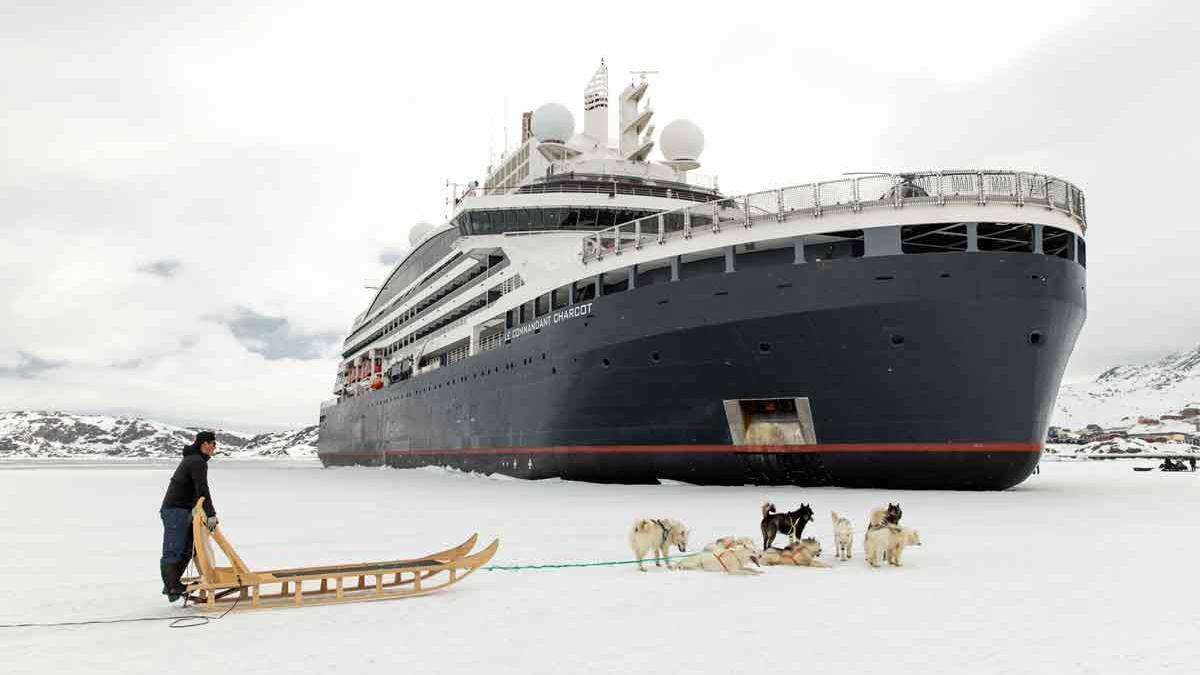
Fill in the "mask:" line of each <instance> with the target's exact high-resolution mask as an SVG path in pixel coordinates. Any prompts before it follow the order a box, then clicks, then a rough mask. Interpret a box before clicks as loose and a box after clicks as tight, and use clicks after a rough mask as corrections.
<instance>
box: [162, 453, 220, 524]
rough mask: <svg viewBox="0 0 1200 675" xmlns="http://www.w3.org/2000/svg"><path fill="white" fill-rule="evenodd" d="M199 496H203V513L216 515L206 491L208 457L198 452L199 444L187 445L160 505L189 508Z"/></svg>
mask: <svg viewBox="0 0 1200 675" xmlns="http://www.w3.org/2000/svg"><path fill="white" fill-rule="evenodd" d="M201 497H204V513H206V514H207V515H208V516H209V517H210V518H211V517H212V516H215V515H217V509H216V507H215V506H213V501H212V495H210V494H209V493H208V457H206V456H205V455H204V453H202V452H200V447H199V446H196V445H189V446H187V447H185V448H184V449H183V461H182V462H180V463H179V466H178V468H176V469H175V473H174V474H173V475H172V476H171V483H170V484H169V485H167V495H166V496H165V497H163V503H162V505H163V507H164V508H167V507H171V508H177V509H191V508H192V507H193V506H195V505H196V500H197V499H199V498H201Z"/></svg>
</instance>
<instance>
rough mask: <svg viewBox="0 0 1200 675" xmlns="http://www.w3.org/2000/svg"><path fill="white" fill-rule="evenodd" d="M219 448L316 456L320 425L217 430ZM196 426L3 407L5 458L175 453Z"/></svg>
mask: <svg viewBox="0 0 1200 675" xmlns="http://www.w3.org/2000/svg"><path fill="white" fill-rule="evenodd" d="M216 433H217V447H218V452H219V453H220V454H222V455H227V456H230V457H313V456H315V455H316V451H317V428H316V427H315V426H311V427H305V428H303V429H293V430H289V431H279V432H275V433H269V434H257V435H255V434H246V433H240V432H236V431H218V432H216ZM195 436H196V429H189V428H184V427H177V426H172V425H169V424H163V423H161V422H155V421H152V420H147V419H142V418H140V417H110V416H107V415H75V414H72V413H65V412H57V411H14V412H0V458H86V457H113V458H174V457H178V456H179V454H180V451H181V450H182V448H183V446H185V445H187V444H188V443H191V442H192V439H194V438H195Z"/></svg>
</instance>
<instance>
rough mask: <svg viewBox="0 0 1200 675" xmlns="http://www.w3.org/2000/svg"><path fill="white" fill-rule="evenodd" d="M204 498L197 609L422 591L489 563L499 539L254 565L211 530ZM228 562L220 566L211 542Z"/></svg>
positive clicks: (195, 529) (195, 533) (191, 589)
mask: <svg viewBox="0 0 1200 675" xmlns="http://www.w3.org/2000/svg"><path fill="white" fill-rule="evenodd" d="M203 504H204V498H203V497H201V498H200V500H199V501H197V502H196V506H195V507H194V508H193V509H192V539H193V542H194V544H195V548H194V549H193V550H194V551H195V553H194V555H195V561H196V568H197V570H199V576H198V577H185V578H184V579H183V582H184V583H185V584H186V585H187V589H188V594H189V596H190V597H191V600H192V601H193V602H194V603H195V606H196V607H197V608H198V609H201V610H204V611H223V610H225V609H226V608H228V607H231V606H233V604H234V603H235V602H236V603H238V605H237V607H238V609H265V608H268V607H303V606H306V605H325V604H332V603H337V602H366V601H370V600H389V599H392V598H406V597H410V596H413V595H424V594H426V593H431V592H433V591H437V590H441V589H443V588H446V587H447V586H452V585H454V584H456V583H458V582H460V581H462V580H463V579H464V578H466V577H467V576H469V575H470V574H471V573H472V572H474V571H475V570H477V569H479V568H480V567H482V566H484V565H486V564H487V563H488V561H489V560H491V559H492V556H493V555H495V554H496V549H497V548H499V546H500V540H499V539H497V540H495V541H493V542H492V543H491V544H490V545H489V546H488V547H487V548H484V549H481V550H479V551H477V552H475V553H471V549H472V548H473V547H474V546H475V540H476V539H477V537H478V535H475V534H473V535H471V538H470V539H467V540H466V541H464V542H463V543H462V544H459V545H458V546H455V547H454V548H451V549H446V550H445V551H438V552H437V553H430V554H429V555H425V556H421V557H419V558H411V559H407V560H385V561H381V562H364V563H351V564H346V565H325V566H320V567H295V568H289V569H278V570H267V571H261V572H256V571H253V570H251V569H250V568H249V567H248V566H247V565H246V563H245V562H244V561H243V560H242V558H241V557H240V556H239V555H238V554H237V551H235V550H234V548H233V545H232V544H230V543H229V540H228V539H226V538H225V535H224V534H223V533H222V532H221V527H220V526H219V525H218V526H216V527H214V528H213V530H212V532H209V530H208V525H207V524H206V517H205V515H204V509H203V508H202V505H203ZM214 541H215V542H216V543H217V546H218V547H219V548H220V549H221V551H222V553H224V554H225V558H226V559H227V561H228V562H229V565H228V566H218V565H217V559H216V558H215V557H214V555H213V546H212V543H213V542H214Z"/></svg>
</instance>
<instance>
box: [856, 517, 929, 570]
mask: <svg viewBox="0 0 1200 675" xmlns="http://www.w3.org/2000/svg"><path fill="white" fill-rule="evenodd" d="M920 545H921V536H920V535H919V534H917V531H916V530H914V529H912V528H911V527H898V526H896V525H886V526H883V527H877V528H875V529H873V530H870V531H868V532H867V545H866V549H867V553H866V555H867V563H868V564H869V565H871V567H879V565H880V563H881V562H883V561H887V563H888V564H890V565H895V566H896V567H900V556H901V554H903V553H904V548H905V547H906V546H920Z"/></svg>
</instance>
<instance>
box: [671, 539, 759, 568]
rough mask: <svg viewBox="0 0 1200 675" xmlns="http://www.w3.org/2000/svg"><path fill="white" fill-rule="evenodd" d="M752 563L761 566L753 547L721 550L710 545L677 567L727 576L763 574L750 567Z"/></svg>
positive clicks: (682, 561) (738, 546)
mask: <svg viewBox="0 0 1200 675" xmlns="http://www.w3.org/2000/svg"><path fill="white" fill-rule="evenodd" d="M750 563H753V564H755V565H757V564H759V557H758V551H757V550H756V549H755V548H754V547H752V546H742V545H741V544H734V545H733V546H730V547H729V548H720V547H718V546H716V545H713V544H710V545H709V546H706V547H705V548H704V550H703V551H701V552H699V553H697V554H696V555H694V556H691V557H689V558H684V559H683V560H681V561H679V564H678V565H677V566H676V567H677V569H681V570H703V571H705V572H725V573H726V574H762V571H760V570H756V569H751V568H750V567H748V565H749V564H750Z"/></svg>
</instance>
